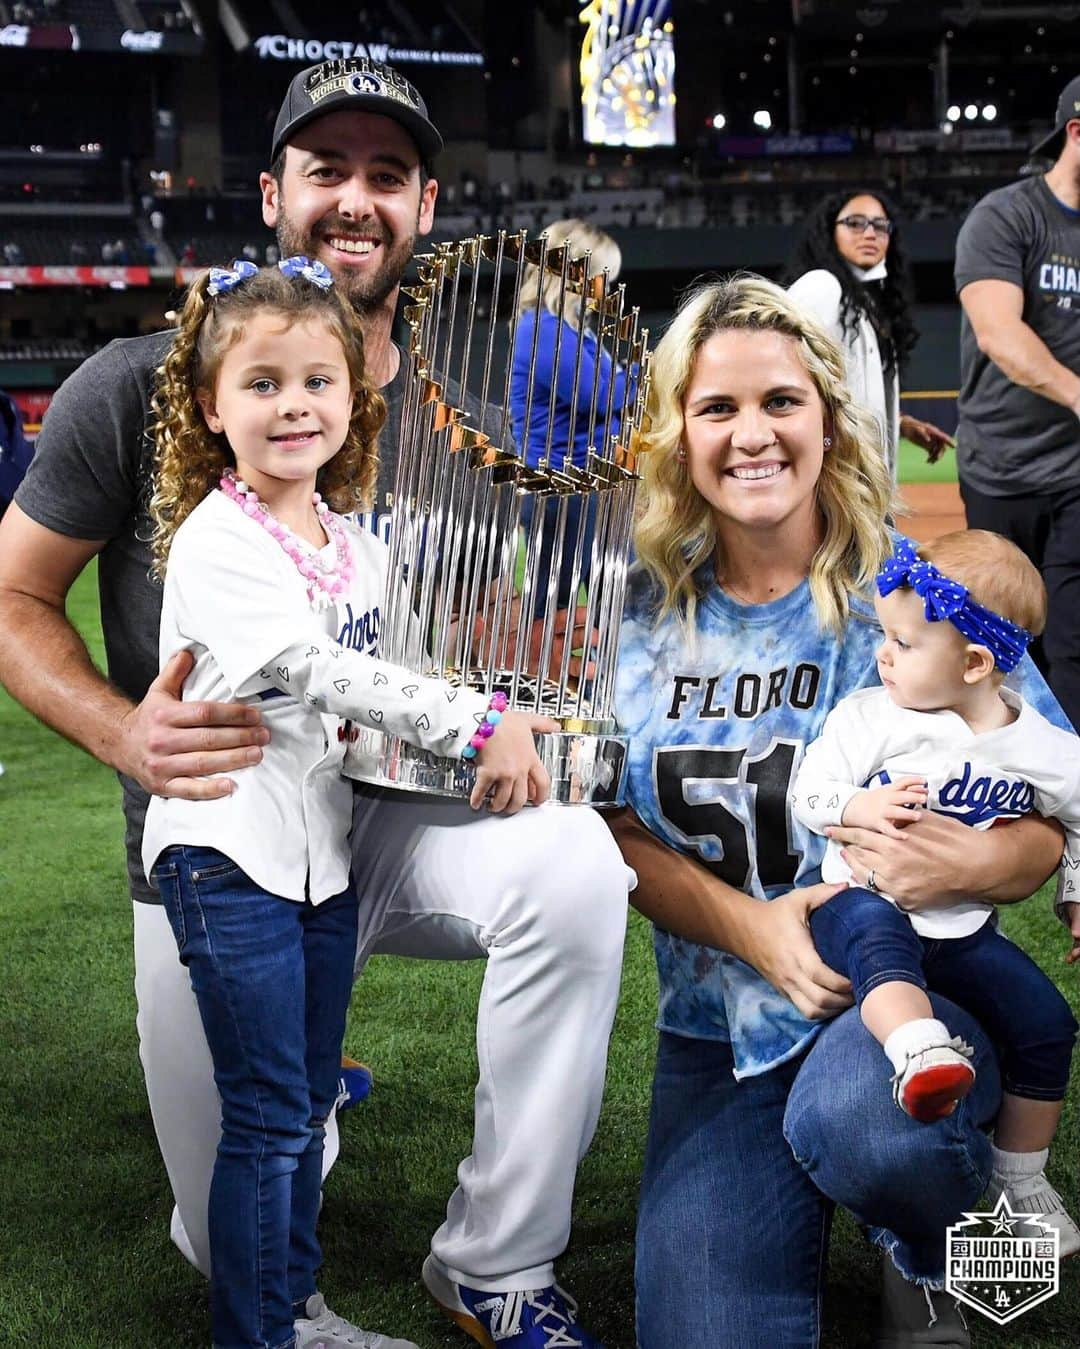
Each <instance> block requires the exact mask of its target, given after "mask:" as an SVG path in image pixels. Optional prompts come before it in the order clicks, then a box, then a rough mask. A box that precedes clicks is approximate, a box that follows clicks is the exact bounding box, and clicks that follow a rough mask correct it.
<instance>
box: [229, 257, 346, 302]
mask: <svg viewBox="0 0 1080 1349" xmlns="http://www.w3.org/2000/svg"><path fill="white" fill-rule="evenodd" d="M258 270H259V269H258V267H257V266H256V265H255V263H253V262H248V261H247V259H246V258H237V259H236V260H235V261H234V262H233V265H232V266H231V267H211V268H210V279H209V281H208V282H207V285H206V293H207V295H224V294H225V293H226V292H227V291H230V290H235V289H236V287H237V286H239V285H242V284H243V283H244V282H245V281H248V280H250V279H251V277H253V276H254V275H255V274H256V273H257V272H258ZM278 271H279V272H280V273H281V274H282V276H287V277H290V278H292V277H294V276H302V277H303V278H304V280H305V281H310V282H311V284H312V285H313V286H318V287H319V289H320V290H328V289H329V288H330V287H331V286H332V285H333V283H334V278H333V277H332V276H331V274H330V269H329V267H327V266H325V265H324V264H323V263H321V262H312V260H311V259H310V258H305V257H304V255H303V254H302V253H298V254H297V255H296V256H295V257H292V258H282V259H281V261H280V262H279V263H278Z"/></svg>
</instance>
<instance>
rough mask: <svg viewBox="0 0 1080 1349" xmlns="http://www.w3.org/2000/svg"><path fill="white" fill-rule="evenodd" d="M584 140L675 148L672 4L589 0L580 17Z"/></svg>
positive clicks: (659, 0) (663, 0) (667, 0)
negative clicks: (581, 25) (670, 146)
mask: <svg viewBox="0 0 1080 1349" xmlns="http://www.w3.org/2000/svg"><path fill="white" fill-rule="evenodd" d="M579 18H580V20H581V23H582V24H583V25H584V29H585V31H584V34H583V36H582V41H581V57H580V72H581V109H582V136H583V139H584V140H585V141H586V142H587V143H588V144H590V145H614V146H620V145H622V146H629V147H631V148H635V149H645V148H649V147H651V146H657V145H674V144H675V25H674V24H673V22H672V19H671V0H590V3H589V4H587V5H585V6H584V7H583V8H582V10H581V13H580V15H579Z"/></svg>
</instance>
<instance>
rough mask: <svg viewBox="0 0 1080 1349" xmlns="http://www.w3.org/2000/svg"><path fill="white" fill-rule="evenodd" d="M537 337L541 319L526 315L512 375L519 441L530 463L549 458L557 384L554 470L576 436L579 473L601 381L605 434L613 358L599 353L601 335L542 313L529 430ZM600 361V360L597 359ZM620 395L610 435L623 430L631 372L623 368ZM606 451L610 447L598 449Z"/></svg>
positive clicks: (599, 418)
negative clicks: (531, 370)
mask: <svg viewBox="0 0 1080 1349" xmlns="http://www.w3.org/2000/svg"><path fill="white" fill-rule="evenodd" d="M560 327H561V328H562V338H561V341H560V346H559V369H558V379H557V381H556V372H555V344H556V341H557V340H560V339H559V329H560ZM535 332H536V314H535V312H533V311H530V312H529V313H527V314H523V315H522V317H521V319H520V321H519V322H518V327H517V333H516V334H515V337H514V355H513V366H512V370H511V376H510V416H511V419H512V420H513V424H514V438H515V439H516V440H517V443H518V444H519V445H520V446H521V447H522V451H523V453H524V455H525V460H526V463H528V464H530V465H533V466H535V465H536V464H538V463H539V462H540V460H541V459H543V457H544V447H545V446H546V445H547V437H548V422H549V413H550V412H551V390H552V385H555V409H554V415H553V416H552V417H551V418H550V421H551V426H552V435H551V464H552V467H554V468H561V467H562V466H563V463H564V462H565V461H564V455H565V454H566V448H567V446H568V445H569V444H570V437H571V430H572V431H573V451H572V455H571V460H570V462H572V463H573V464H574V466H575V467H576V468H583V467H584V466H585V455H586V452H587V450H588V447H589V411H590V408H591V406H592V396H593V382H594V380H599V385H600V390H599V394H598V397H597V402H596V423H595V426H596V431H595V434H596V435H599V434H600V433H601V432H602V430H603V425H604V416H605V413H606V411H607V404H608V396H609V393H610V390H611V383H612V363H611V355H610V353H609V352H607V351H598V347H597V341H596V335H595V334H594V333H592V332H590V331H589V330H588V328H585V329H583V330H582V331H581V332H580V333H579V332H578V331H577V330H576V329H574V328H572V327H571V326H570V324H569V323H566V322H560V320H559V319H558V318H557V317H556V316H555V315H554V314H552V313H550V312H549V311H548V310H547V309H542V310H541V311H540V335H539V337H538V338H537V342H536V367H535V379H534V384H533V398H532V406H531V408H529V420H528V425H526V422H525V410H526V405H527V402H528V388H529V367H530V363H531V361H532V350H533V334H534V333H535ZM579 342H580V344H581V373H580V374H579V376H578V390H577V393H578V396H577V413H576V415H575V414H574V404H573V402H572V397H573V393H574V366H575V364H576V362H577V350H578V343H579ZM598 356H599V360H598ZM614 383H615V390H614V400H613V402H612V419H611V430H612V431H613V432H617V431H618V429H619V411H620V409H621V408H622V402H623V397H624V395H625V393H626V372H625V371H624V370H622V369H621V368H620V369H618V370H616V371H615V377H614ZM596 448H597V449H599V450H603V449H604V448H605V447H604V446H602V445H598V446H597V447H596Z"/></svg>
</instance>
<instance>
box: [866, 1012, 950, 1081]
mask: <svg viewBox="0 0 1080 1349" xmlns="http://www.w3.org/2000/svg"><path fill="white" fill-rule="evenodd" d="M951 1042H952V1036H951V1035H950V1034H949V1028H948V1026H946V1025H945V1023H944V1022H943V1021H938V1020H937V1019H936V1018H935V1017H932V1016H921V1017H918V1018H917V1019H916V1020H915V1021H905V1022H904V1024H903V1025H902V1026H897V1028H896V1029H895V1030H894V1031H893V1032H892V1034H891V1035H890V1036H889V1037H888V1038H887V1039H886V1041H885V1043H884V1044H883V1045H882V1049H884V1051H885V1053H886V1054H887V1055H888V1058H889V1062H890V1063H891V1064H892V1066H893V1068H895V1070H896V1071H897V1072H898V1073H902V1072H903V1071H904V1069H905V1068H906V1067H907V1065H908V1060H909V1059H910V1058H911V1056H912V1054H919V1053H921V1052H922V1050H924V1049H933V1048H935V1046H937V1045H947V1044H950V1043H951Z"/></svg>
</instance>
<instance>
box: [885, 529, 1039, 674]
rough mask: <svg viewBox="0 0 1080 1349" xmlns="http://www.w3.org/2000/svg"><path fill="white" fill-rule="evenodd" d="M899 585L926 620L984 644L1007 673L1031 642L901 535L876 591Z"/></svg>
mask: <svg viewBox="0 0 1080 1349" xmlns="http://www.w3.org/2000/svg"><path fill="white" fill-rule="evenodd" d="M901 586H910V587H911V589H912V590H914V592H915V593H916V595H918V596H919V598H920V599H921V600H922V601H923V604H924V607H925V614H926V621H927V622H928V623H940V622H941V621H942V620H943V619H947V620H948V621H949V622H950V623H951V624H952V625H953V627H954V628H958V629H959V631H960V632H962V633H963V634H964V636H965V637H967V638H968V639H969V640H970V641H972V642H977V643H978V644H979V646H985V647H986V648H987V650H989V651H990V653H991V654H992V655H993V657H994V664H995V665H996V666H997V667H998V669H999V670H1001V671H1003V672H1004V673H1005V674H1008V673H1009V671H1010V670H1015V669H1016V667H1017V665H1018V664H1019V663H1020V658H1021V657H1022V656H1023V654H1024V652H1025V651H1026V650H1027V646H1028V643H1029V642H1030V641H1031V633H1030V632H1028V631H1026V629H1024V628H1022V627H1020V626H1019V624H1017V623H1013V622H1011V620H1009V619H1007V618H1003V617H1002V616H1001V614H995V613H994V611H993V610H992V609H985V608H983V606H982V605H981V604H977V603H976V602H975V601H974V600H973V599H972V598H971V595H970V594H969V593H968V588H967V586H963V585H961V584H960V582H959V581H953V580H952V579H951V578H950V577H948V576H943V575H942V574H941V572H939V571H938V569H937V567H935V566H934V564H933V563H932V562H924V561H923V559H922V558H921V557H919V555H918V553H916V551H915V545H914V544H913V543H912V542H911V540H910V539H905V538H904V537H903V536H901V537H900V538H898V539H897V541H896V548H895V549H894V551H893V555H892V557H890V558H889V559H888V561H887V562H886V563H885V565H884V567H882V569H881V570H880V571H879V572H878V574H877V588H878V593H879V594H880V595H881V596H882V597H884V596H885V595H891V594H892V592H893V591H894V590H898V589H899V588H900V587H901Z"/></svg>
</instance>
